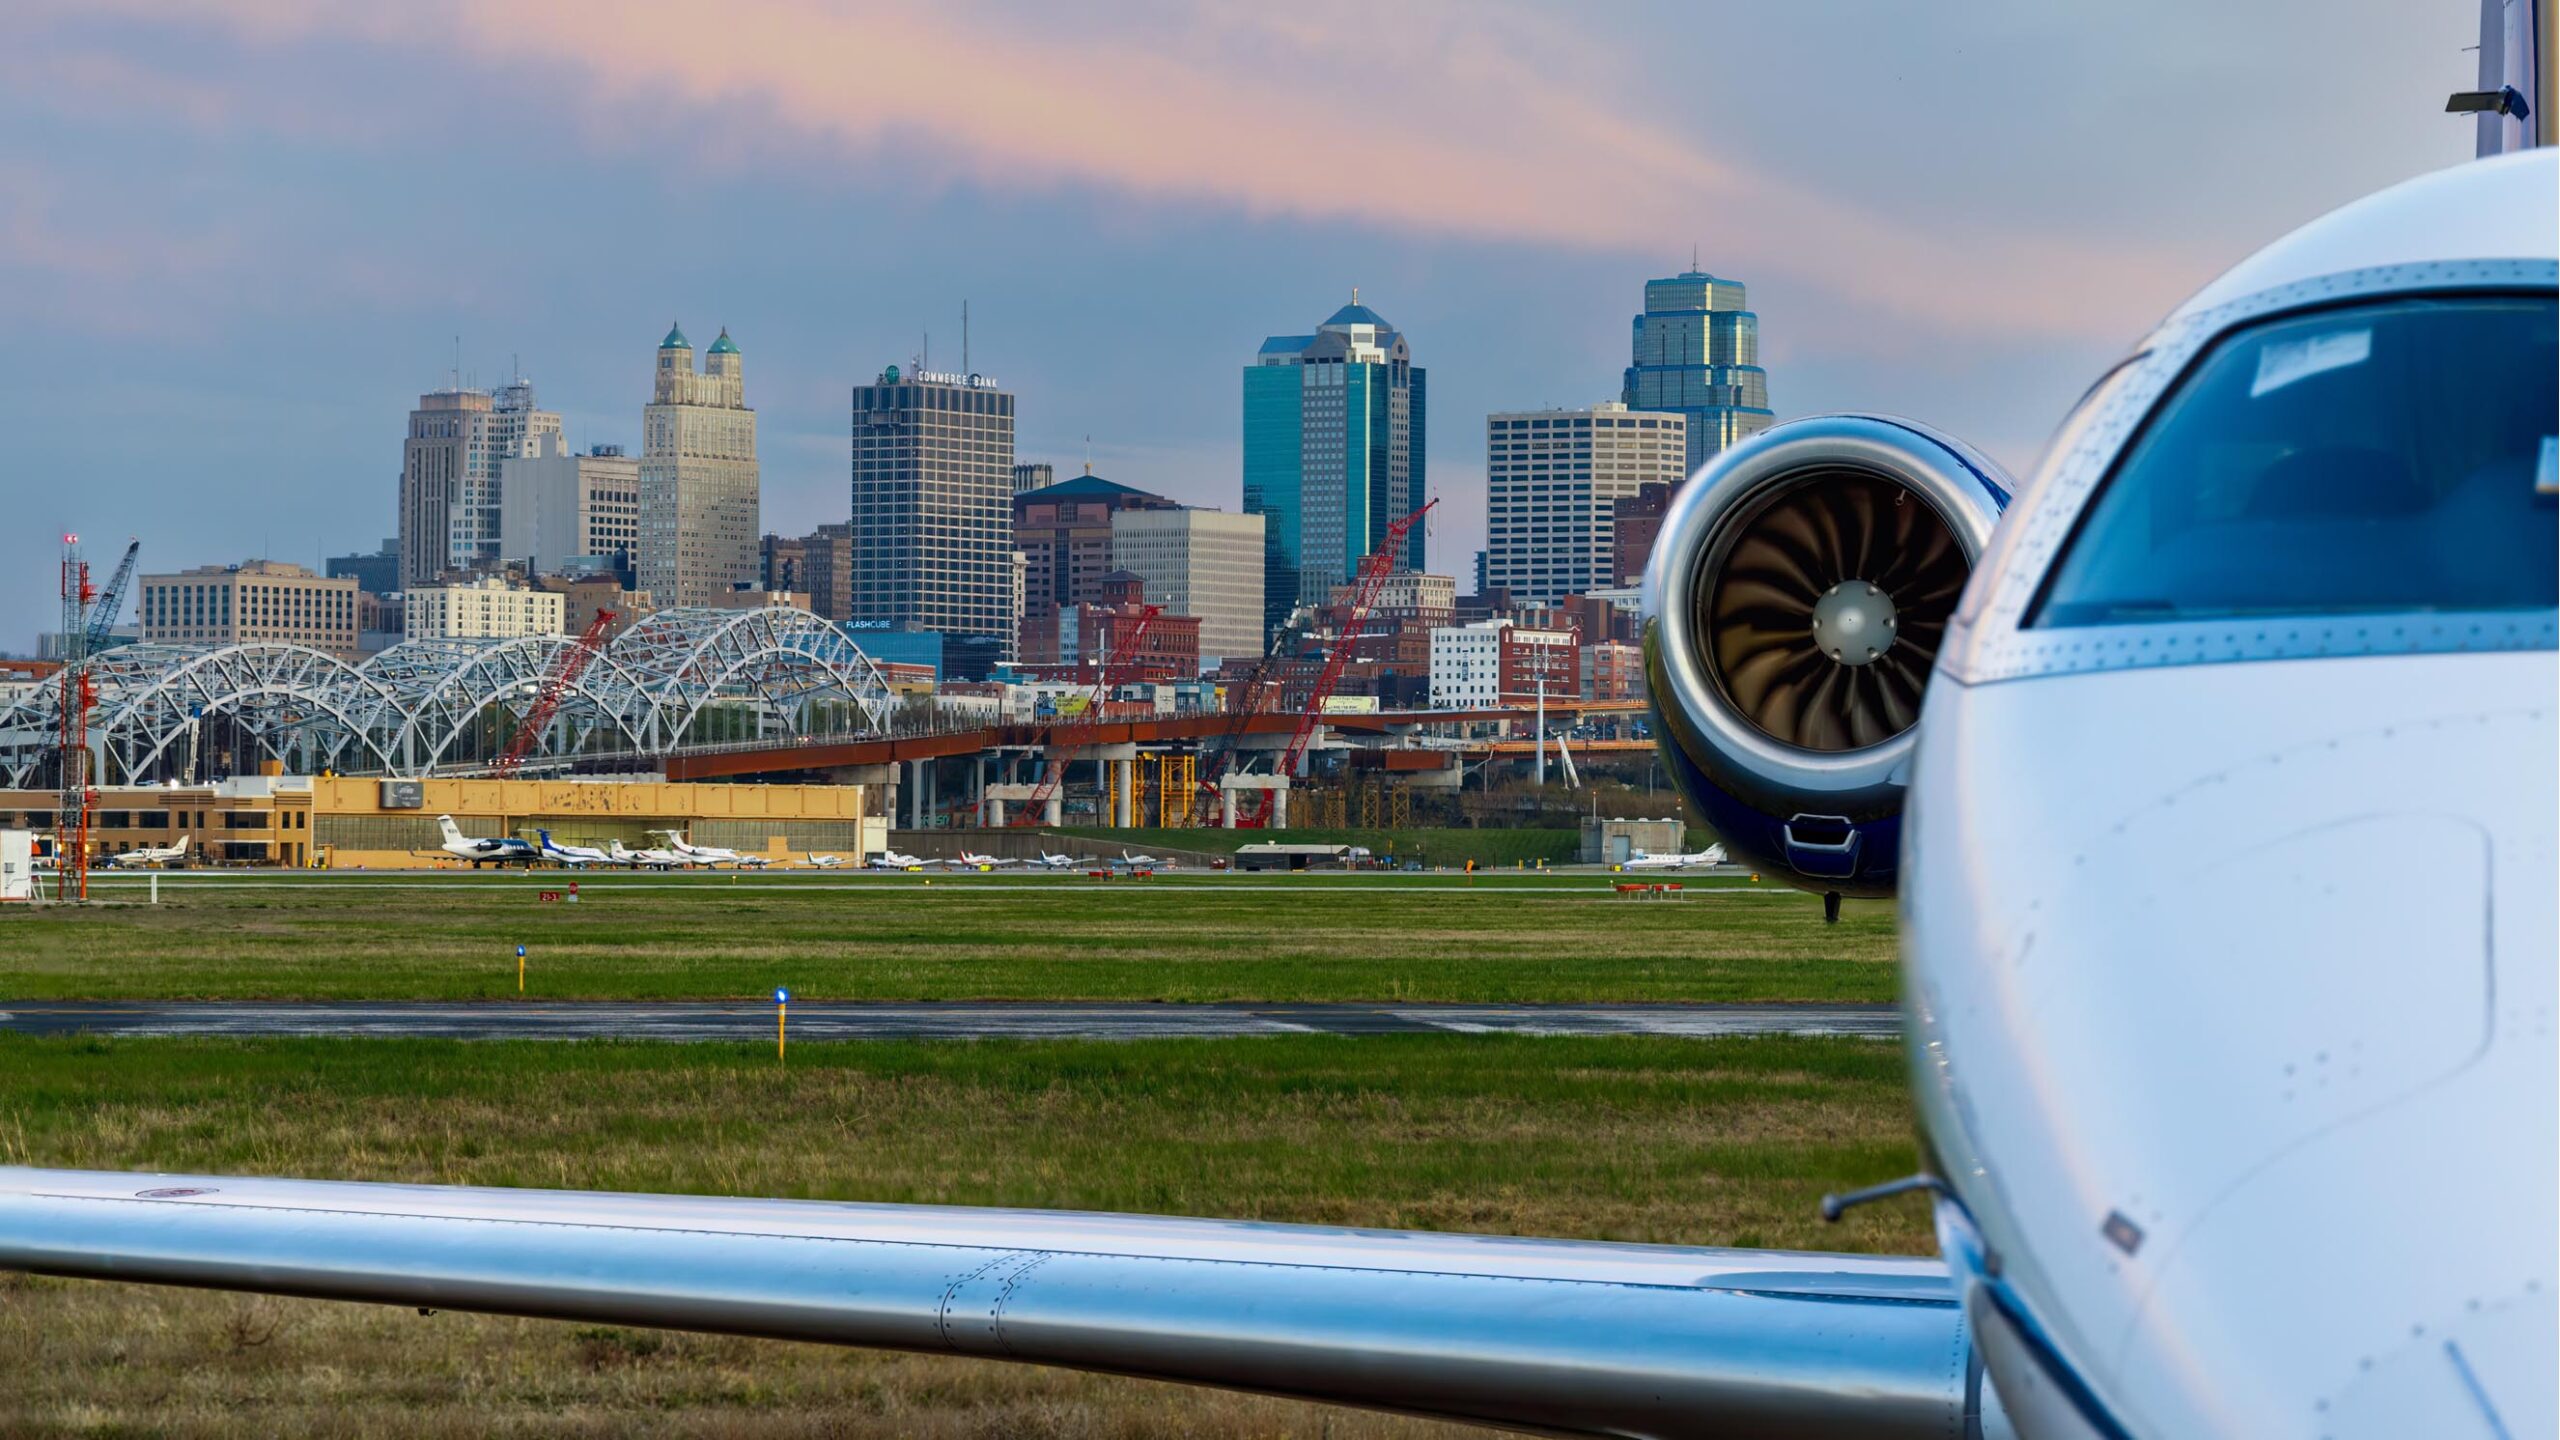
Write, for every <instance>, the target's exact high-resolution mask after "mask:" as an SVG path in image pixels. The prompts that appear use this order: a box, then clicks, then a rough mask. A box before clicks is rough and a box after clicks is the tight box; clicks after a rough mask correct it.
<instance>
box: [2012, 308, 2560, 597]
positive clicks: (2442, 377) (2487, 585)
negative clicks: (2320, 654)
mask: <svg viewBox="0 0 2560 1440" xmlns="http://www.w3.org/2000/svg"><path fill="white" fill-rule="evenodd" d="M2555 325H2560V314H2556V313H2555V306H2554V304H2553V302H2552V301H2551V300H2550V299H2548V298H2532V297H2524V296H2505V295H2498V296H2469V297H2458V298H2443V299H2407V300H2397V301H2391V302H2387V303H2378V304H2371V305H2359V306H2353V307H2348V308H2344V309H2336V310H2324V311H2321V312H2319V313H2317V314H2311V315H2300V316H2295V317H2292V318H2289V319H2282V320H2274V321H2270V322H2268V323H2266V324H2263V325H2258V326H2254V327H2251V328H2249V329H2245V330H2241V331H2238V332H2235V333H2234V334H2232V335H2230V336H2228V337H2226V338H2224V339H2223V340H2222V341H2221V342H2220V343H2219V344H2217V345H2216V346H2215V347H2214V348H2213V349H2212V350H2211V351H2209V352H2208V353H2207V354H2206V355H2205V357H2204V358H2203V359H2202V360H2201V361H2200V362H2198V364H2197V365H2196V366H2195V367H2194V368H2193V369H2192V370H2191V371H2189V372H2188V374H2187V376H2186V378H2185V379H2184V380H2183V381H2181V382H2180V384H2179V386H2178V387H2177V388H2176V389H2175V390H2174V391H2172V392H2171V393H2170V395H2169V396H2168V397H2167V398H2166V399H2165V400H2163V401H2162V402H2161V404H2160V407H2159V408H2158V410H2156V411H2155V412H2154V413H2153V416H2152V419H2151V421H2150V423H2149V425H2148V426H2147V427H2146V429H2145V431H2144V433H2143V434H2142V435H2141V436H2139V437H2138V438H2137V439H2136V440H2135V442H2134V443H2133V445H2132V447H2131V449H2130V450H2129V451H2128V453H2127V454H2126V457H2125V458H2124V460H2123V461H2122V462H2120V463H2119V465H2118V467H2117V469H2116V473H2115V474H2114V475H2113V476H2112V477H2111V478H2110V479H2109V480H2108V482H2107V484H2106V486H2105V488H2104V489H2103V490H2101V491H2100V492H2099V495H2098V497H2097V499H2096V500H2095V501H2094V502H2092V504H2091V507H2090V511H2089V513H2088V516H2087V517H2086V519H2084V520H2083V521H2082V523H2081V527H2080V531H2079V533H2078V534H2077V535H2076V536H2075V537H2074V538H2073V539H2072V541H2071V544H2070V548H2069V550H2068V551H2067V552H2066V553H2065V554H2064V556H2063V559H2062V561H2061V563H2060V565H2059V566H2057V567H2056V569H2055V572H2054V575H2053V578H2052V579H2051V580H2050V581H2049V582H2048V584H2047V588H2046V593H2045V595H2044V597H2043V599H2042V600H2041V601H2040V603H2039V604H2038V605H2037V607H2036V610H2035V613H2034V614H2033V616H2032V617H2031V618H2030V619H2029V621H2028V623H2029V624H2030V625H2031V626H2039V627H2044V628H2069V627H2074V626H2084V625H2127V624H2142V623H2160V622H2170V621H2193V620H2217V619H2230V618H2235V617H2245V616H2259V615H2332V614H2364V613H2395V612H2408V611H2417V610H2517V609H2536V608H2548V607H2550V606H2552V605H2554V604H2555V603H2560V559H2556V558H2555V557H2560V493H2555V492H2560V474H2555V469H2556V468H2560V441H2555V439H2554V436H2555V434H2560V398H2556V397H2560V390H2555V374H2560V349H2556V348H2555V339H2554V335H2555Z"/></svg>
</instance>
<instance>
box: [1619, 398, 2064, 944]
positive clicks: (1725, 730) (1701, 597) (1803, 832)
mask: <svg viewBox="0 0 2560 1440" xmlns="http://www.w3.org/2000/svg"><path fill="white" fill-rule="evenodd" d="M2013 488H2014V487H2013V486H2012V485H2011V483H2010V481H2009V479H2008V477H2007V476H2006V475H2004V474H2002V473H2001V471H2000V469H1999V467H1997V466H1995V465H1993V464H1992V463H1991V462H1990V461H1989V460H1986V459H1984V458H1983V457H1982V456H1981V455H1979V454H1977V453H1975V452H1974V451H1973V450H1972V449H1971V448H1970V447H1968V446H1965V445H1963V444H1961V443H1959V442H1957V441H1955V440H1951V439H1949V438H1947V437H1946V436H1943V435H1939V434H1937V433H1935V432H1934V431H1931V430H1928V429H1926V428H1925V427H1922V426H1919V425H1915V424H1913V423H1911V422H1910V421H1907V420H1894V419H1886V418H1883V417H1879V416H1869V415H1825V416H1817V417H1814V418H1812V419H1808V420H1796V421H1791V422H1789V423H1787V424H1784V425H1779V426H1775V427H1773V428H1771V429H1769V430H1766V431H1763V432H1762V433H1761V434H1759V435H1756V436H1753V437H1752V438H1751V439H1749V440H1746V441H1744V442H1743V443H1741V444H1739V445H1736V446H1734V447H1733V448H1732V449H1730V450H1727V451H1725V452H1724V453H1723V454H1721V455H1719V456H1717V457H1716V458H1715V459H1714V460H1711V461H1709V462H1708V463H1707V464H1706V465H1705V466H1704V467H1702V468H1701V469H1700V470H1699V471H1698V473H1697V475H1696V476H1694V477H1693V478H1692V479H1691V480H1690V481H1689V483H1688V484H1687V485H1686V486H1684V487H1682V489H1681V492H1680V495H1679V498H1678V499H1676V500H1675V501H1673V502H1672V505H1671V510H1670V513H1669V514H1667V515H1665V516H1664V517H1663V521H1662V530H1661V533H1660V535H1659V537H1658V538H1657V539H1656V540H1655V542H1654V548H1653V560H1652V564H1651V565H1650V566H1649V567H1648V568H1647V570H1646V572H1645V582H1644V608H1645V632H1644V652H1645V670H1646V678H1647V681H1648V682H1649V685H1650V687H1651V690H1652V696H1653V712H1654V723H1655V725H1656V727H1657V729H1656V734H1657V735H1658V736H1659V742H1658V743H1659V744H1660V745H1661V747H1662V754H1663V758H1664V761H1665V763H1666V764H1668V765H1669V766H1670V768H1671V771H1672V774H1673V776H1674V778H1676V779H1677V780H1678V782H1679V784H1680V788H1681V790H1682V791H1683V792H1684V793H1685V794H1687V795H1688V797H1689V801H1690V804H1691V805H1692V806H1693V807H1695V811H1696V813H1697V814H1698V815H1699V817H1700V818H1701V819H1703V820H1704V821H1705V822H1706V823H1707V824H1708V825H1709V826H1711V827H1713V828H1714V830H1715V832H1716V838H1717V839H1718V840H1721V841H1722V842H1723V843H1724V845H1725V847H1726V849H1727V850H1729V851H1730V852H1732V854H1733V856H1734V858H1735V859H1736V860H1739V861H1741V862H1743V863H1746V864H1749V865H1751V866H1752V867H1753V868H1754V869H1756V870H1761V871H1766V872H1768V873H1770V874H1771V875H1772V876H1773V877H1774V878H1777V879H1780V880H1784V881H1786V882H1787V883H1788V884H1791V885H1796V886H1799V887H1801V888H1804V889H1807V890H1814V891H1837V892H1839V893H1841V894H1844V895H1865V896H1882V895H1889V894H1891V893H1892V892H1893V884H1894V871H1895V869H1896V866H1897V864H1898V862H1899V859H1900V855H1901V849H1902V797H1903V792H1904V790H1905V788H1906V787H1907V786H1908V784H1909V783H1910V763H1911V752H1912V745H1913V741H1914V739H1915V738H1916V737H1915V736H1914V735H1913V732H1912V725H1913V723H1914V722H1916V721H1917V720H1918V719H1919V718H1920V700H1921V695H1922V692H1923V691H1924V690H1925V689H1926V687H1927V685H1928V680H1929V669H1930V666H1931V664H1932V662H1933V661H1934V660H1935V659H1936V657H1937V653H1938V646H1939V644H1940V642H1941V641H1942V640H1943V639H1944V638H1945V635H1946V627H1947V622H1948V620H1949V619H1950V618H1951V617H1952V616H1953V615H1954V613H1955V608H1956V601H1957V599H1958V597H1959V596H1960V595H1961V594H1962V593H1963V590H1964V584H1965V580H1966V578H1967V577H1968V576H1970V575H1971V574H1972V573H1973V567H1974V565H1975V563H1976V562H1977V561H1979V560H1980V559H1981V556H1982V551H1983V547H1984V546H1985V545H1986V544H1988V543H1989V541H1990V538H1991V530H1992V526H1993V525H1994V524H1996V523H1997V522H1998V520H1999V518H2000V511H2001V509H2002V507H2004V506H2006V505H2007V504H2008V503H2009V495H2010V492H2011V491H2012V489H2013Z"/></svg>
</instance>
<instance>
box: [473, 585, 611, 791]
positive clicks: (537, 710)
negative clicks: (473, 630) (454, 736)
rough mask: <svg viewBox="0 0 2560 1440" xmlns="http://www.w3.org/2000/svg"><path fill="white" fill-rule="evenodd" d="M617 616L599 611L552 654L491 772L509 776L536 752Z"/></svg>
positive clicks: (601, 647) (594, 656)
mask: <svg viewBox="0 0 2560 1440" xmlns="http://www.w3.org/2000/svg"><path fill="white" fill-rule="evenodd" d="M613 619H614V616H613V612H612V611H610V610H599V611H597V612H596V618H595V619H593V620H590V621H588V622H587V629H586V633H585V634H583V635H580V636H579V637H578V638H577V640H576V641H575V642H574V643H572V644H571V645H570V646H569V647H568V648H567V649H565V650H562V651H560V652H559V653H557V654H555V655H553V656H552V657H551V666H550V668H549V669H548V670H546V671H544V672H543V676H542V688H541V690H540V691H539V692H537V693H536V694H535V695H534V697H533V704H532V705H531V706H530V707H529V708H527V709H526V711H525V712H524V718H523V719H521V720H518V721H517V722H516V733H515V734H514V735H512V736H510V737H508V740H507V748H506V751H505V753H503V754H501V755H499V756H498V758H497V761H496V762H495V763H494V764H492V765H491V766H490V767H489V773H491V774H493V775H501V776H503V775H508V774H511V773H513V772H514V770H515V768H516V767H517V766H519V765H521V764H523V763H524V757H525V756H526V755H528V754H530V753H532V751H533V747H534V744H535V742H536V741H538V740H540V739H541V738H542V732H543V731H544V730H546V729H548V728H549V727H550V725H551V717H552V716H553V715H555V714H557V713H559V710H560V702H561V701H562V700H565V699H567V698H568V695H569V687H570V686H572V685H575V684H577V683H578V676H579V675H581V674H583V673H584V672H585V671H586V668H587V662H589V661H591V660H593V659H595V658H596V652H598V651H599V650H602V649H603V648H604V632H605V629H606V627H608V626H610V625H612V624H613Z"/></svg>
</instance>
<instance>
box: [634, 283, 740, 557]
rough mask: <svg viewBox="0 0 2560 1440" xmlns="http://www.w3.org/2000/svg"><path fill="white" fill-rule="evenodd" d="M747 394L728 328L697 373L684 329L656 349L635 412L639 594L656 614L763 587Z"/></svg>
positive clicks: (672, 332)
mask: <svg viewBox="0 0 2560 1440" xmlns="http://www.w3.org/2000/svg"><path fill="white" fill-rule="evenodd" d="M746 386H747V379H746V366H745V362H744V360H743V359H741V358H740V356H739V354H738V345H737V342H736V341H734V340H731V339H730V338H729V332H728V331H727V330H725V329H723V330H722V331H721V332H720V338H719V339H717V340H714V341H712V342H711V349H710V350H709V351H707V352H706V353H705V354H704V355H703V361H702V368H701V369H700V370H699V371H697V370H696V369H695V368H694V361H693V342H692V341H690V340H687V339H686V338H684V327H683V326H681V325H678V326H675V327H673V328H671V329H669V330H668V331H667V338H666V339H665V340H663V341H661V342H660V343H659V345H658V370H657V387H656V390H655V393H654V394H653V396H652V398H651V399H650V402H649V404H648V405H647V406H646V407H644V408H643V409H642V410H641V412H640V434H641V442H640V443H641V448H640V548H639V565H638V571H639V576H638V578H639V587H638V588H640V589H642V590H646V591H648V592H649V594H650V595H651V597H652V598H653V599H654V600H655V601H656V602H657V603H658V604H659V605H661V606H672V605H709V604H712V603H714V601H715V597H717V596H720V595H723V594H726V593H728V592H729V591H730V590H733V589H735V588H737V587H739V586H741V585H744V586H748V587H753V586H755V585H757V584H759V583H760V578H761V577H760V571H761V568H762V556H761V555H760V553H759V552H758V549H757V542H758V541H759V540H760V539H761V538H762V536H763V533H764V528H763V524H762V505H761V497H760V492H759V474H758V470H757V466H756V412H755V411H753V410H751V409H749V408H747V398H746Z"/></svg>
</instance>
